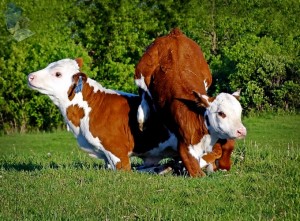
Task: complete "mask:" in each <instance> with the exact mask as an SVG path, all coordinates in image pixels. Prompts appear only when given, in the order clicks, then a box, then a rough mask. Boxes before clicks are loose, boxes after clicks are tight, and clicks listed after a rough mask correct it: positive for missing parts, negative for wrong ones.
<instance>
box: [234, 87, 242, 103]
mask: <svg viewBox="0 0 300 221" xmlns="http://www.w3.org/2000/svg"><path fill="white" fill-rule="evenodd" d="M240 93H241V89H238V90H237V91H236V92H234V93H233V94H232V96H234V97H235V98H236V99H237V100H238V101H239V100H240Z"/></svg>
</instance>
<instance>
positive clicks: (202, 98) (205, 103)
mask: <svg viewBox="0 0 300 221" xmlns="http://www.w3.org/2000/svg"><path fill="white" fill-rule="evenodd" d="M193 94H194V96H195V97H196V103H197V105H198V106H202V107H205V108H208V107H209V106H210V103H211V102H212V101H213V100H214V98H210V97H208V96H207V95H205V94H200V93H198V92H197V91H193Z"/></svg>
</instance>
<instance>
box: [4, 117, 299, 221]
mask: <svg viewBox="0 0 300 221" xmlns="http://www.w3.org/2000/svg"><path fill="white" fill-rule="evenodd" d="M244 123H245V125H246V127H247V129H248V136H247V138H246V139H245V140H240V141H238V143H237V145H236V148H235V151H234V153H233V156H232V160H233V162H234V164H233V167H232V170H231V171H229V172H217V173H214V174H210V175H208V176H206V177H205V178H199V179H193V178H188V177H184V176H174V175H165V176H158V175H151V174H144V173H138V172H114V171H108V170H105V169H103V168H102V166H103V164H102V162H101V161H99V160H95V159H91V158H89V157H88V156H87V155H86V154H84V153H83V152H81V151H80V150H79V149H78V148H77V144H76V141H75V139H74V137H73V136H72V135H71V134H70V133H68V132H56V133H34V134H24V135H20V134H14V135H5V136H1V137H0V220H226V221H227V220H300V115H291V116H272V115H265V116H264V117H253V118H247V119H244Z"/></svg>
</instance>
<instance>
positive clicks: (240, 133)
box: [237, 127, 247, 136]
mask: <svg viewBox="0 0 300 221" xmlns="http://www.w3.org/2000/svg"><path fill="white" fill-rule="evenodd" d="M237 134H238V135H239V136H246V134H247V130H246V128H244V127H242V128H240V129H238V130H237Z"/></svg>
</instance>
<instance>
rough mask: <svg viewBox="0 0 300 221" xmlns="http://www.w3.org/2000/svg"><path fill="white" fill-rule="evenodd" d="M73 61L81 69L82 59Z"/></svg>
mask: <svg viewBox="0 0 300 221" xmlns="http://www.w3.org/2000/svg"><path fill="white" fill-rule="evenodd" d="M75 61H76V62H77V64H78V67H79V68H80V69H81V68H82V65H83V59H82V58H76V59H75Z"/></svg>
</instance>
